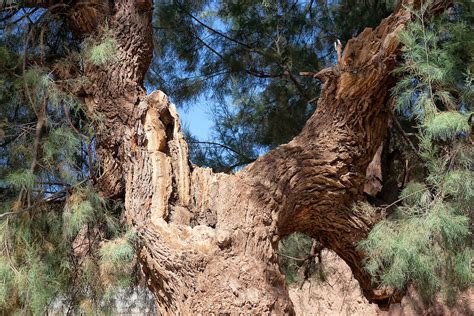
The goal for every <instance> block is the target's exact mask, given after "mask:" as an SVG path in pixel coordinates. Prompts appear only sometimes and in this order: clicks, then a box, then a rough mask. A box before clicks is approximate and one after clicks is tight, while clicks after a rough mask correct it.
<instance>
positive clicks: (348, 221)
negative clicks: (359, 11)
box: [43, 0, 446, 314]
mask: <svg viewBox="0 0 474 316" xmlns="http://www.w3.org/2000/svg"><path fill="white" fill-rule="evenodd" d="M51 2H54V1H44V2H43V3H45V4H44V5H45V6H46V5H47V4H50V3H51ZM58 2H59V3H62V1H56V3H58ZM86 2H87V1H86ZM90 2H91V3H92V4H93V5H91V6H87V5H84V2H81V3H80V4H73V5H72V7H71V8H68V10H72V11H71V12H74V14H73V15H72V19H71V21H72V26H73V27H74V28H75V29H76V31H77V33H79V34H84V33H91V32H92V34H94V32H95V34H96V35H100V34H98V33H100V29H99V28H98V25H99V23H101V21H103V20H107V21H108V26H109V32H110V33H111V34H112V35H113V36H114V37H115V39H116V40H117V43H118V47H117V56H116V57H117V58H116V59H115V60H114V61H112V62H111V63H109V64H108V65H106V66H92V65H88V66H87V67H86V69H85V72H86V75H87V77H88V78H89V82H90V83H91V84H90V85H89V86H88V87H86V89H85V90H84V91H83V95H85V96H84V100H85V104H86V105H87V108H88V110H89V111H90V113H91V114H92V113H99V114H100V115H101V117H102V119H101V120H100V121H99V123H98V124H97V126H96V128H97V148H96V149H97V157H98V160H99V162H100V164H101V167H102V176H101V178H100V179H99V183H98V187H99V189H100V190H101V192H102V194H103V195H105V196H107V197H109V198H114V199H123V200H124V201H125V218H126V220H127V222H128V223H129V224H130V225H132V226H133V227H134V229H135V230H136V231H137V232H138V234H139V236H140V240H141V245H142V246H141V248H140V249H139V250H138V252H137V256H138V258H139V262H140V264H141V266H142V269H143V271H144V273H145V275H146V276H147V278H148V286H149V288H150V289H151V290H152V292H153V293H154V294H155V296H156V299H157V304H158V307H159V309H160V310H161V311H162V312H163V313H165V314H166V313H176V312H181V313H183V314H188V313H196V312H216V313H217V312H218V313H221V312H222V313H234V312H239V313H240V312H244V313H252V314H254V313H269V312H273V313H278V314H280V313H281V314H293V306H292V303H291V301H290V299H289V296H288V291H287V288H286V286H285V282H284V277H283V275H282V274H281V272H280V270H279V267H278V260H277V253H276V248H277V244H278V241H279V240H280V239H281V238H283V237H285V236H287V235H289V234H292V233H294V232H304V233H306V234H308V235H309V236H311V237H313V238H315V239H316V240H318V241H319V242H320V243H321V244H323V245H324V246H325V247H327V248H330V249H332V250H334V251H335V252H336V253H337V254H338V255H339V256H340V257H341V258H342V259H344V260H345V261H346V262H347V263H348V265H349V266H350V267H351V269H352V272H353V274H354V276H355V278H356V279H357V280H358V281H359V283H360V286H361V288H362V290H363V292H364V295H365V296H366V297H367V298H368V299H369V300H371V301H374V302H379V303H380V302H383V301H386V300H387V299H389V298H390V294H391V293H390V291H386V290H383V289H379V288H377V284H374V283H373V282H372V281H371V278H370V276H369V275H368V274H367V273H366V272H365V271H364V269H363V267H362V263H363V259H364V254H363V253H362V252H361V251H360V250H358V249H357V247H356V244H357V242H358V241H360V240H362V239H364V238H366V236H367V234H368V232H369V231H370V228H371V227H372V226H373V224H374V223H375V222H376V221H377V220H378V219H379V218H378V215H377V214H365V213H361V212H358V211H356V210H354V209H353V208H352V206H353V203H354V202H355V201H359V200H361V199H363V188H364V183H365V181H366V178H365V172H366V169H367V166H368V164H369V162H370V161H371V159H372V157H374V154H375V153H376V150H377V148H378V147H379V145H380V144H381V141H382V139H383V137H384V134H385V131H386V129H387V122H388V119H389V113H390V111H389V109H388V108H387V100H388V98H389V89H390V87H391V86H392V84H393V81H394V78H392V76H391V75H390V73H391V71H392V69H393V67H394V65H395V63H396V56H397V51H398V48H399V43H398V40H397V35H398V34H399V32H400V31H401V30H402V29H403V28H404V26H405V24H406V22H407V21H408V20H409V19H410V14H409V12H408V11H407V10H405V9H404V8H403V7H402V6H401V7H399V8H398V9H397V10H396V11H395V13H394V14H392V15H391V16H389V17H388V18H386V19H385V20H383V21H382V22H381V24H380V25H379V26H378V27H377V28H376V29H370V28H367V29H365V30H364V31H363V32H362V33H361V34H360V35H359V36H357V37H356V38H354V39H351V40H350V41H349V42H348V43H347V45H346V47H345V48H344V53H343V56H342V58H341V60H340V61H339V63H338V65H337V66H335V67H333V68H330V69H326V70H324V71H323V72H321V73H319V74H318V75H316V77H318V78H319V79H321V80H324V88H323V90H322V94H321V97H320V98H319V101H318V105H317V110H316V112H315V113H314V114H313V115H312V117H311V118H310V119H309V120H308V122H307V123H306V125H305V126H304V128H303V130H302V131H301V133H300V134H299V135H298V136H297V137H295V138H294V139H293V140H292V141H291V142H289V143H288V144H285V145H282V146H279V147H278V148H276V149H275V150H273V151H271V152H269V153H268V154H266V155H265V156H263V157H261V158H259V159H258V160H257V161H255V162H254V163H252V164H251V165H249V166H247V167H246V168H245V169H243V170H242V171H240V172H238V173H236V174H232V175H227V174H215V173H212V172H211V170H209V169H203V168H199V167H196V166H193V165H191V164H190V163H189V160H188V149H187V144H186V142H185V141H184V138H183V135H182V133H181V130H180V123H179V119H178V116H177V114H176V110H175V108H174V106H173V105H172V104H170V103H169V102H168V99H167V97H166V96H165V95H164V94H163V93H162V92H160V91H157V92H154V93H152V94H151V95H148V96H147V95H146V93H145V91H144V89H143V78H144V75H145V73H146V70H147V68H148V65H149V63H150V60H151V54H152V28H151V15H152V3H151V0H141V1H132V0H117V1H114V2H108V3H107V5H102V4H103V3H104V2H100V1H92V0H91V1H90ZM404 2H405V3H406V4H408V3H411V1H404ZM442 2H443V3H445V2H446V1H442ZM315 84H316V83H315Z"/></svg>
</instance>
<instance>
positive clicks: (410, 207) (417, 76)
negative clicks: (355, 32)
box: [360, 1, 474, 303]
mask: <svg viewBox="0 0 474 316" xmlns="http://www.w3.org/2000/svg"><path fill="white" fill-rule="evenodd" d="M429 4H430V2H429V1H428V2H427V3H426V4H425V5H423V6H422V8H421V9H420V10H419V11H412V13H413V15H414V16H415V19H414V21H413V22H412V23H410V24H409V25H408V27H407V30H406V31H405V32H404V33H403V34H402V35H401V41H402V43H403V44H404V48H403V56H404V62H403V63H402V64H401V65H400V67H399V68H398V69H397V71H396V72H397V73H398V74H399V75H401V76H402V78H401V80H400V81H399V83H398V84H397V86H396V87H395V89H394V96H395V97H396V98H397V107H398V110H399V112H400V114H401V115H403V116H405V117H408V118H410V119H412V120H414V121H415V122H416V123H418V135H419V142H418V145H419V155H420V157H421V158H422V159H423V161H422V163H423V164H424V166H425V168H426V169H425V170H426V173H425V174H424V177H423V182H411V183H409V184H408V185H407V186H406V188H405V189H404V190H403V191H402V193H401V196H400V199H401V201H402V202H403V204H402V205H401V206H399V207H398V208H397V209H396V211H395V212H394V213H393V214H392V215H391V216H390V217H389V218H388V219H386V220H383V221H382V222H380V223H379V224H377V225H376V226H375V227H374V229H373V230H372V231H371V233H370V234H369V237H368V239H367V240H365V241H363V242H362V243H361V244H360V246H361V248H362V249H363V250H364V251H366V253H367V254H368V258H369V259H368V261H367V263H366V269H367V271H369V272H370V273H371V274H372V275H373V276H374V277H375V278H377V279H378V280H380V281H381V282H382V284H384V285H387V286H391V287H393V288H395V289H398V290H403V289H404V288H406V287H407V286H408V285H409V284H414V285H415V286H416V288H417V291H418V292H419V293H420V294H421V296H422V298H423V299H425V300H426V301H430V300H432V299H433V298H434V296H435V294H436V293H438V292H442V293H443V294H444V295H445V298H446V299H447V302H448V303H453V302H454V301H455V298H456V295H457V294H458V293H459V292H460V291H462V290H464V289H466V288H467V287H470V286H472V285H473V281H474V274H473V272H472V269H471V263H470V260H472V254H473V250H472V227H471V226H470V222H471V221H472V216H473V212H472V205H473V190H474V183H473V181H474V180H473V179H474V178H473V173H472V159H473V158H474V157H473V156H472V154H473V152H472V146H471V145H470V144H472V140H471V139H470V138H471V137H472V136H471V133H472V132H471V126H470V124H469V114H468V113H470V111H472V103H471V102H470V101H467V100H466V99H465V98H464V97H463V94H464V93H465V91H466V90H469V91H470V89H471V86H470V85H471V79H470V72H469V71H468V72H466V69H471V68H472V67H473V65H474V63H473V60H474V59H473V58H472V57H473V56H472V50H469V49H466V47H471V48H472V47H473V45H474V44H473V43H474V38H473V35H472V34H473V30H472V25H471V26H467V24H466V21H468V19H469V16H472V11H470V10H471V9H472V7H470V6H469V5H465V6H463V5H461V4H459V3H458V4H457V6H455V7H454V8H453V9H452V10H451V11H449V12H447V13H446V14H445V15H443V16H441V17H438V18H436V19H434V18H433V17H431V18H429V17H427V8H428V6H429Z"/></svg>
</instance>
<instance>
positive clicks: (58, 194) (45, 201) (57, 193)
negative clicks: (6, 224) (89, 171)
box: [0, 178, 89, 220]
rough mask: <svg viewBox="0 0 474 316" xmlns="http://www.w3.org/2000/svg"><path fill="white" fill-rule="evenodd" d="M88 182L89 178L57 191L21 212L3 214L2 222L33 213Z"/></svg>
mask: <svg viewBox="0 0 474 316" xmlns="http://www.w3.org/2000/svg"><path fill="white" fill-rule="evenodd" d="M87 181H89V178H87V179H84V180H82V181H80V182H78V183H76V184H75V185H73V186H68V187H66V188H64V189H62V190H59V191H57V192H56V193H55V194H52V195H50V196H48V197H46V198H41V199H39V200H38V201H37V202H36V203H34V204H32V205H30V206H28V207H26V208H24V209H20V210H17V211H13V212H6V213H3V214H0V220H2V219H3V218H6V217H8V216H10V215H20V214H22V213H26V212H29V211H31V210H32V209H34V208H35V207H38V206H39V205H40V204H42V203H48V202H52V201H54V200H56V199H58V198H60V197H61V195H63V194H64V193H66V192H67V191H68V190H70V189H71V188H74V187H77V186H79V185H81V184H83V183H85V182H87Z"/></svg>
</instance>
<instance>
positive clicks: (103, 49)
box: [88, 38, 117, 66]
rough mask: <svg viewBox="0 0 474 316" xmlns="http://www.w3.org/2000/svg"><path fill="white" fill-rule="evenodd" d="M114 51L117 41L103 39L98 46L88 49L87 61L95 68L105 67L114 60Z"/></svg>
mask: <svg viewBox="0 0 474 316" xmlns="http://www.w3.org/2000/svg"><path fill="white" fill-rule="evenodd" d="M116 51H117V41H116V40H115V39H114V38H105V39H104V40H103V41H102V42H101V43H100V44H98V45H95V46H93V47H92V48H90V50H89V51H88V60H89V61H90V62H91V63H92V64H94V65H97V66H100V65H105V64H107V63H109V62H110V61H112V60H113V59H114V57H115V53H116Z"/></svg>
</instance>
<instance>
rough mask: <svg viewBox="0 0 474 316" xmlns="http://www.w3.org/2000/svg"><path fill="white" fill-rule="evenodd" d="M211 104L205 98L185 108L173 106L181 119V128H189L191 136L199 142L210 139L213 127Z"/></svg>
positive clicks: (177, 105)
mask: <svg viewBox="0 0 474 316" xmlns="http://www.w3.org/2000/svg"><path fill="white" fill-rule="evenodd" d="M171 99H172V98H171ZM211 102H212V101H211V100H209V101H208V100H207V98H206V97H200V98H199V99H198V100H197V101H196V102H194V103H193V104H190V105H187V106H180V105H179V104H175V105H176V108H177V109H178V114H179V118H180V119H181V126H183V127H187V128H189V130H190V131H191V134H193V135H194V136H196V137H197V138H199V140H207V139H209V138H210V137H211V135H210V133H211V128H212V125H213V122H212V115H211V106H210V104H211Z"/></svg>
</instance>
